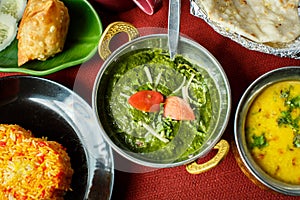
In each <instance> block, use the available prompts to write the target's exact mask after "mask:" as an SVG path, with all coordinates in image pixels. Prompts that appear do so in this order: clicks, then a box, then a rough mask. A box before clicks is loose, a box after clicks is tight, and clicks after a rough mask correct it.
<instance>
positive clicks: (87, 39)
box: [0, 0, 103, 76]
mask: <svg viewBox="0 0 300 200" xmlns="http://www.w3.org/2000/svg"><path fill="white" fill-rule="evenodd" d="M62 1H63V2H64V4H65V5H66V6H67V8H68V10H69V14H70V26H69V31H68V35H67V39H66V42H65V46H64V50H63V51H62V52H61V53H58V54H56V55H55V56H54V57H52V58H49V59H47V60H46V61H37V60H35V61H30V62H28V63H26V64H24V65H22V66H21V67H18V64H17V63H18V41H17V40H16V39H15V40H14V41H13V42H12V44H11V45H10V46H9V47H7V48H6V49H5V50H3V51H1V52H0V72H21V73H25V74H30V75H36V76H43V75H48V74H51V73H54V72H57V71H59V70H62V69H65V68H68V67H72V66H75V65H78V64H81V63H83V62H85V61H87V60H89V59H90V58H91V57H92V56H93V55H94V54H95V53H96V51H97V46H98V42H99V39H100V37H101V34H102V31H103V30H102V23H101V21H100V19H99V16H98V14H97V13H96V11H95V10H94V9H93V7H92V6H91V5H90V3H89V2H88V1H87V0H62Z"/></svg>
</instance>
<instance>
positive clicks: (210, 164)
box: [186, 139, 230, 174]
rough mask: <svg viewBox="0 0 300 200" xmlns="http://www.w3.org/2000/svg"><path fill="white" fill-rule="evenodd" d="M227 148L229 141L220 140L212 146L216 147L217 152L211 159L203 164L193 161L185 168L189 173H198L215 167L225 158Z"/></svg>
mask: <svg viewBox="0 0 300 200" xmlns="http://www.w3.org/2000/svg"><path fill="white" fill-rule="evenodd" d="M229 148H230V147H229V143H228V142H227V141H226V140H223V139H222V140H220V141H219V142H218V143H217V144H216V145H215V147H214V149H218V153H217V154H216V155H215V156H214V157H213V158H212V159H210V160H209V161H207V162H206V163H203V164H197V162H196V161H194V162H192V163H190V164H188V165H187V166H186V170H187V171H188V172H189V173H190V174H200V173H203V172H206V171H208V170H210V169H212V168H214V167H216V166H217V165H218V164H219V163H220V162H221V161H222V160H223V158H225V156H226V155H227V153H228V152H229Z"/></svg>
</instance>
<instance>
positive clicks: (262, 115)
mask: <svg viewBox="0 0 300 200" xmlns="http://www.w3.org/2000/svg"><path fill="white" fill-rule="evenodd" d="M290 86H292V89H291V90H290V96H292V97H296V96H299V95H300V81H285V82H279V83H275V84H273V85H271V86H269V87H267V88H266V89H265V90H263V91H262V92H261V94H260V95H259V96H258V97H257V98H256V99H255V100H254V102H253V103H252V105H251V107H250V109H249V112H248V115H247V120H246V138H247V142H248V144H249V143H250V142H253V138H252V136H253V135H256V136H261V135H262V134H264V136H265V138H266V140H267V143H268V145H267V146H265V147H262V148H258V147H254V148H252V149H250V150H251V153H252V156H253V158H254V159H255V161H256V162H257V163H258V165H260V167H261V168H262V169H263V170H264V171H265V172H267V173H268V174H269V175H271V176H273V177H274V178H276V179H278V180H282V181H284V182H287V183H292V184H300V148H296V147H294V145H293V139H294V133H293V130H292V128H291V127H289V126H286V125H284V126H279V125H278V122H277V120H278V118H279V117H280V116H281V111H284V110H287V107H286V106H285V105H284V102H285V99H284V98H281V97H280V91H281V90H287V89H288V88H290ZM299 115H300V108H297V109H294V111H293V112H292V117H293V118H295V117H296V116H299ZM299 125H300V123H299Z"/></svg>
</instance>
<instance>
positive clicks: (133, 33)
mask: <svg viewBox="0 0 300 200" xmlns="http://www.w3.org/2000/svg"><path fill="white" fill-rule="evenodd" d="M121 32H124V33H127V35H128V39H129V41H131V40H133V39H134V38H137V37H139V32H138V30H137V29H136V28H135V27H134V26H133V25H132V24H130V23H127V22H120V21H118V22H113V23H111V24H109V25H108V26H107V28H106V29H105V31H104V32H103V33H102V36H101V38H100V41H99V45H98V52H99V55H100V57H101V58H102V59H103V60H106V59H107V58H108V57H109V56H110V54H111V51H110V49H109V44H110V41H111V40H112V38H113V37H114V36H115V35H117V34H118V33H121Z"/></svg>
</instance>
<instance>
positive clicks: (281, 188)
mask: <svg viewBox="0 0 300 200" xmlns="http://www.w3.org/2000/svg"><path fill="white" fill-rule="evenodd" d="M288 80H297V81H300V67H298V66H289V67H283V68H278V69H275V70H272V71H270V72H267V73H266V74H264V75H262V76H260V77H259V78H257V79H256V80H255V81H254V82H253V83H252V84H251V85H250V86H249V87H248V88H247V89H246V91H245V93H244V94H243V96H242V97H241V99H240V102H239V104H238V107H237V110H236V113H235V120H234V137H235V143H236V147H237V148H236V149H237V160H238V161H240V167H241V168H242V170H243V172H245V174H246V175H247V176H248V177H249V178H250V179H251V180H252V181H253V182H255V183H257V185H258V186H260V187H262V188H266V189H271V190H274V191H276V192H279V193H283V194H286V195H295V196H299V195H300V185H294V184H288V183H284V182H282V181H279V180H277V179H275V178H273V177H272V176H270V175H268V174H267V173H266V172H265V171H263V170H262V169H261V167H260V166H259V165H258V164H257V163H256V162H255V160H254V159H253V157H252V156H251V153H250V150H249V149H248V146H247V141H246V136H245V120H246V116H247V112H248V110H249V108H250V106H251V104H252V102H253V101H254V99H255V98H256V97H257V96H258V95H259V94H260V92H261V91H262V90H264V89H265V88H266V87H268V86H270V85H272V84H274V83H278V82H281V81H288Z"/></svg>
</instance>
